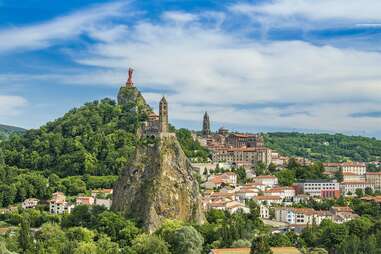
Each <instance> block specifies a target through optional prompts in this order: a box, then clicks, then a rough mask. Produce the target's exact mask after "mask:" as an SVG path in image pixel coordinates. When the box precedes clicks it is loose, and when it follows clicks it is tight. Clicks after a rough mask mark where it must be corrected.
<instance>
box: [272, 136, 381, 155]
mask: <svg viewBox="0 0 381 254" xmlns="http://www.w3.org/2000/svg"><path fill="white" fill-rule="evenodd" d="M264 137H265V143H266V146H268V147H269V148H272V149H274V150H276V151H277V152H279V153H281V154H283V155H287V156H301V157H305V158H307V159H312V160H319V161H323V162H342V161H363V162H369V161H378V160H381V140H378V139H376V138H368V137H362V136H347V135H344V134H325V133H315V134H307V133H299V132H273V133H267V134H265V136H264Z"/></svg>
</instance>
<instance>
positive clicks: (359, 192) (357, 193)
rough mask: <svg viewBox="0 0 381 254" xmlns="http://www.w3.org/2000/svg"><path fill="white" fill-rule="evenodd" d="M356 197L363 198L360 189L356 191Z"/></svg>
mask: <svg viewBox="0 0 381 254" xmlns="http://www.w3.org/2000/svg"><path fill="white" fill-rule="evenodd" d="M356 196H357V197H360V198H361V197H363V196H364V191H363V190H362V189H356Z"/></svg>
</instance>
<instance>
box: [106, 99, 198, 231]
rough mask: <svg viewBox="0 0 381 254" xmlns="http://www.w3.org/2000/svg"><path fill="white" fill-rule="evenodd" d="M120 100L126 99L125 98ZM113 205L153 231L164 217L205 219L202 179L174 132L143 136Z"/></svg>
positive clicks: (192, 220)
mask: <svg viewBox="0 0 381 254" xmlns="http://www.w3.org/2000/svg"><path fill="white" fill-rule="evenodd" d="M128 96H130V95H128ZM132 97H133V96H132ZM118 100H119V101H123V102H124V103H126V100H125V99H124V98H118ZM135 100H136V99H135ZM128 101H129V102H127V103H130V102H131V101H130V100H128ZM112 209H114V210H116V211H121V212H122V213H123V214H124V215H125V216H126V217H129V218H134V219H135V220H137V221H138V222H139V223H140V224H142V225H143V226H144V227H145V228H146V229H147V230H149V231H150V232H153V231H155V230H156V229H157V228H158V227H159V226H160V225H161V223H162V221H163V219H178V220H183V221H189V222H196V223H202V222H203V221H204V214H203V212H202V206H201V195H200V193H199V188H198V183H197V181H196V179H195V178H194V177H193V176H192V166H191V164H190V161H189V160H188V158H187V157H186V155H185V154H184V152H183V150H182V149H181V146H180V144H179V142H178V141H177V138H176V136H175V134H174V133H160V134H159V135H158V136H157V137H156V138H155V139H153V140H152V139H150V141H149V140H146V139H144V137H143V138H142V139H141V142H140V143H139V144H138V145H137V147H136V150H135V155H134V158H133V159H132V160H131V161H130V163H129V165H128V166H127V167H126V168H125V169H124V170H123V172H122V175H121V177H120V178H119V180H118V181H117V183H116V184H115V186H114V194H113V205H112Z"/></svg>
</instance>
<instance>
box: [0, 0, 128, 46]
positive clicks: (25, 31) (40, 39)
mask: <svg viewBox="0 0 381 254" xmlns="http://www.w3.org/2000/svg"><path fill="white" fill-rule="evenodd" d="M125 5H126V3H122V2H115V3H110V4H103V5H97V6H94V7H92V8H89V9H85V10H82V11H77V12H74V13H71V14H69V15H67V16H62V17H58V18H56V19H53V20H51V21H48V22H45V23H40V24H35V25H30V26H24V27H14V28H4V29H1V30H0V38H3V39H2V40H0V52H6V51H11V50H20V49H36V48H44V47H48V46H50V45H51V44H52V43H53V42H55V41H57V40H67V39H71V38H73V37H76V36H78V35H81V34H82V33H84V32H86V31H88V32H91V31H92V30H94V26H97V25H98V24H99V22H100V21H102V20H104V19H105V18H110V17H114V16H120V15H126V13H122V11H123V7H124V6H125ZM104 36H106V35H105V34H104Z"/></svg>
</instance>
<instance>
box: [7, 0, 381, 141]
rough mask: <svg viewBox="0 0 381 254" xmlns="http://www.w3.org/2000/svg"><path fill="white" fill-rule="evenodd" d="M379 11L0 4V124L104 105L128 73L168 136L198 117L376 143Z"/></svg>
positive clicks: (339, 0)
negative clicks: (164, 104)
mask: <svg viewBox="0 0 381 254" xmlns="http://www.w3.org/2000/svg"><path fill="white" fill-rule="evenodd" d="M20 2H21V3H20ZM379 13H381V2H380V1H378V0H363V1H358V0H272V1H266V0H258V1H219V0H213V1H205V0H202V1H201V0H192V1H191V0H176V1H174V0H173V1H159V0H152V1H148V0H147V1H145V0H144V1H143V0H139V1H90V0H81V1H79V0H75V1H74V0H72V1H54V4H52V1H48V0H23V1H12V0H0V38H1V40H0V66H1V68H0V123H4V124H11V125H16V126H21V127H25V128H37V127H39V126H40V125H42V124H44V123H45V122H47V121H50V120H53V119H55V118H57V117H60V116H62V115H63V114H64V113H65V112H67V111H68V110H70V109H71V108H73V107H79V106H81V105H83V104H84V103H85V102H88V101H92V100H95V99H101V98H104V97H111V98H115V96H116V93H117V90H118V88H119V87H120V86H121V85H122V84H123V83H124V82H125V80H126V76H127V69H128V68H129V67H133V68H134V69H135V76H134V82H135V84H136V85H137V86H138V87H139V88H140V89H141V91H143V94H144V96H145V97H146V98H147V100H148V101H149V103H150V104H152V105H153V106H155V105H157V102H158V100H159V99H160V97H161V96H162V95H166V96H167V97H168V100H169V103H170V121H171V122H172V123H174V124H175V125H176V126H177V127H188V128H193V129H199V128H200V126H201V119H202V115H203V112H204V111H205V110H207V111H208V112H209V114H210V117H211V120H212V126H213V128H214V129H217V128H218V127H220V126H222V125H223V126H225V127H229V128H234V129H237V130H241V131H253V132H255V131H263V132H265V131H295V130H301V131H308V132H343V133H347V134H356V135H367V136H376V137H381V131H380V130H379V126H380V125H381V71H380V67H379V66H380V62H381V43H380V42H381V16H380V15H379ZM155 108H156V107H155Z"/></svg>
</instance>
